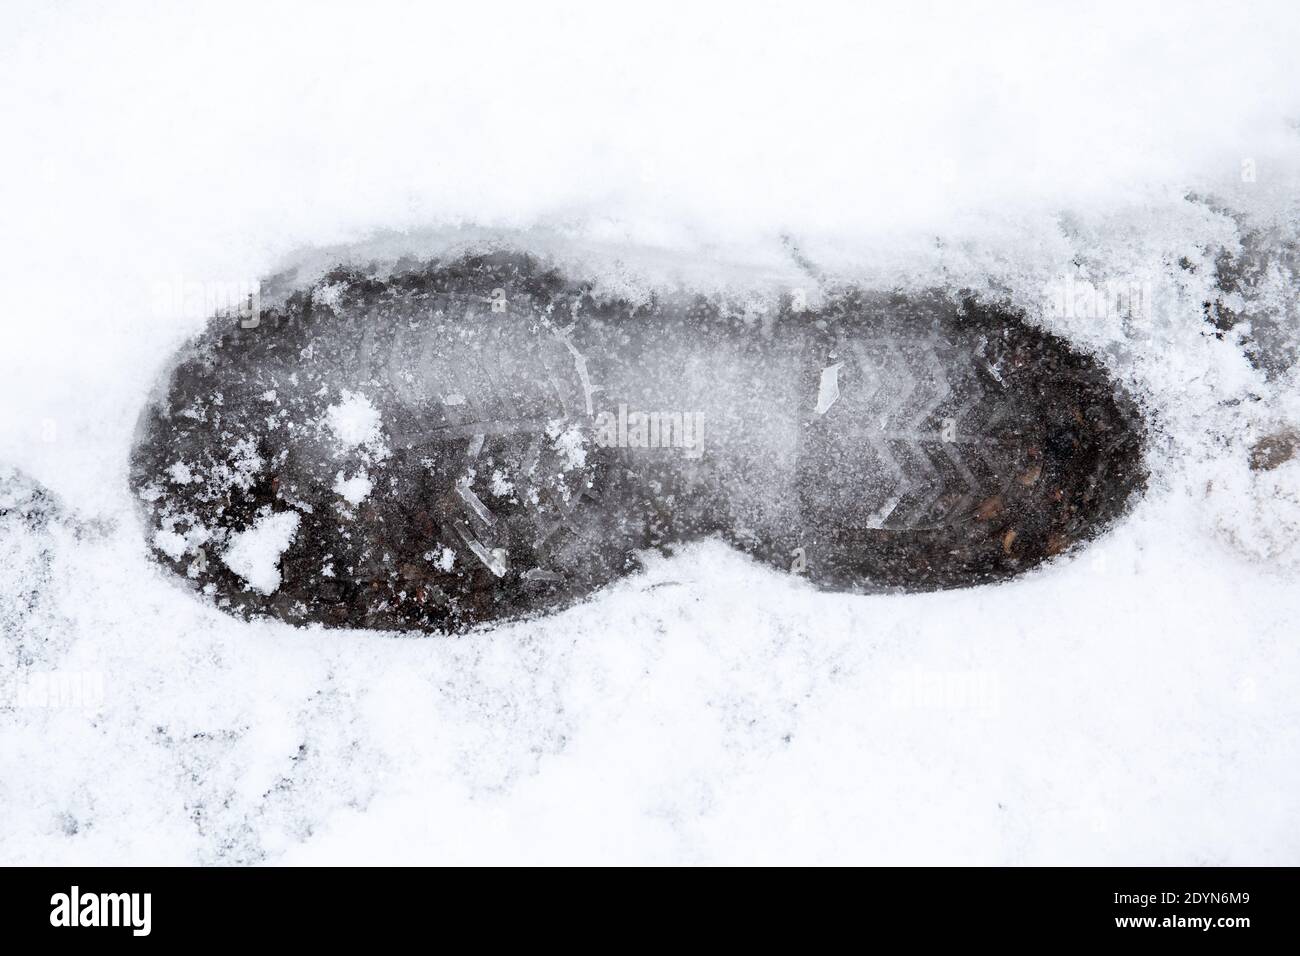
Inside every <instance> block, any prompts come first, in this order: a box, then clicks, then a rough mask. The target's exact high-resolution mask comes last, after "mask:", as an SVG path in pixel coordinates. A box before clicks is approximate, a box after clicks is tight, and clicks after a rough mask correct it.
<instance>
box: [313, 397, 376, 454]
mask: <svg viewBox="0 0 1300 956" xmlns="http://www.w3.org/2000/svg"><path fill="white" fill-rule="evenodd" d="M382 421H383V418H382V416H381V415H380V414H379V409H377V408H375V406H374V405H373V404H371V402H370V399H368V398H366V396H364V395H362V394H360V393H358V392H349V391H347V390H346V389H345V390H344V392H343V398H342V400H341V401H339V402H338V403H337V404H334V405H331V406H330V407H329V408H327V409H325V424H326V426H327V427H328V428H329V430H330V431H331V432H333V434H334V438H335V440H336V441H337V442H338V443H339V445H341V446H342V447H343V448H345V449H350V448H355V447H356V446H358V445H364V444H367V443H370V442H377V441H379V439H380V434H379V427H380V424H381V423H382Z"/></svg>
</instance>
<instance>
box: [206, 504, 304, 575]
mask: <svg viewBox="0 0 1300 956" xmlns="http://www.w3.org/2000/svg"><path fill="white" fill-rule="evenodd" d="M301 521H302V517H301V516H300V515H299V514H298V512H296V511H281V512H279V513H277V514H266V515H263V516H262V517H260V518H258V519H257V521H256V522H255V523H254V524H253V526H252V527H251V528H246V529H245V530H243V531H240V532H239V533H237V534H234V535H231V537H230V543H229V544H228V545H227V546H226V550H225V551H224V552H222V555H221V560H222V561H223V562H225V565H226V567H228V568H230V570H232V571H234V572H235V573H236V574H238V575H239V576H240V577H241V578H243V579H244V580H245V581H247V582H248V586H249V587H251V588H254V589H256V590H258V591H261V592H262V593H263V594H270V593H271V592H272V591H274V590H275V589H276V588H278V587H279V586H280V555H281V554H283V553H284V551H285V549H286V548H288V547H289V545H290V544H291V543H293V536H294V535H295V534H297V532H298V524H299V522H301Z"/></svg>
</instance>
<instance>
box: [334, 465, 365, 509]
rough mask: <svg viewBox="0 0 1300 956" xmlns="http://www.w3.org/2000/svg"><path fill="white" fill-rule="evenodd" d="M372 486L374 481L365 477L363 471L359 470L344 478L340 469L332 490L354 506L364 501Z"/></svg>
mask: <svg viewBox="0 0 1300 956" xmlns="http://www.w3.org/2000/svg"><path fill="white" fill-rule="evenodd" d="M374 487H375V485H374V482H372V481H371V480H370V479H369V478H368V477H366V474H365V472H359V473H357V474H355V475H353V476H352V477H351V478H346V479H345V478H344V477H343V472H341V471H340V472H339V473H338V476H337V478H336V479H335V481H334V492H335V493H336V494H338V495H340V496H342V497H343V499H344V500H345V501H347V503H348V504H350V505H353V506H354V507H355V506H356V505H359V504H361V502H363V501H365V500H366V498H367V497H368V496H369V495H370V492H371V491H372V490H374Z"/></svg>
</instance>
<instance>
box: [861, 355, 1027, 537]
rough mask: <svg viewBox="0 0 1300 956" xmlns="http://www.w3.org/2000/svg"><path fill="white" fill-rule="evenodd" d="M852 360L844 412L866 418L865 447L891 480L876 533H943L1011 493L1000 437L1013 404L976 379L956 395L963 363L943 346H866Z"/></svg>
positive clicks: (873, 520) (874, 520) (875, 520)
mask: <svg viewBox="0 0 1300 956" xmlns="http://www.w3.org/2000/svg"><path fill="white" fill-rule="evenodd" d="M944 351H945V352H948V351H957V350H955V349H950V348H949V349H945V350H944ZM850 352H851V353H852V354H853V355H854V356H855V357H856V358H857V373H858V374H857V375H855V376H852V379H853V380H854V381H850V382H849V383H848V388H847V389H845V392H848V394H845V395H843V396H842V397H841V399H840V401H841V402H842V403H843V406H844V407H843V408H841V410H840V412H841V414H858V415H860V417H861V419H862V422H863V428H862V429H861V436H860V440H861V441H862V442H863V443H864V444H865V445H866V446H868V447H869V449H870V451H871V454H872V456H873V458H874V460H875V461H876V462H877V463H879V465H880V466H882V468H883V474H884V476H885V477H886V479H887V481H886V488H885V489H884V491H883V493H882V499H883V500H881V501H880V503H879V505H878V506H877V507H876V508H875V510H874V511H873V512H872V514H871V515H870V517H869V518H868V519H867V523H868V526H869V527H875V528H880V529H885V530H899V531H915V530H925V529H931V528H938V527H943V526H945V525H947V524H950V523H951V522H952V521H954V520H957V519H959V518H960V517H962V516H963V515H964V514H966V513H967V512H968V511H969V509H970V508H972V507H973V506H974V505H975V504H976V503H977V502H978V501H980V500H982V499H984V498H986V497H989V496H990V495H993V494H998V493H1000V492H1001V491H1003V490H1005V484H1006V483H1007V482H1009V480H1010V476H1009V474H1007V475H1006V477H1005V478H1003V477H1002V476H1000V475H999V471H1002V470H1004V469H1000V468H999V467H998V466H997V464H996V463H995V458H996V456H998V455H1003V456H1005V450H1004V449H1002V448H1001V444H1002V443H1001V441H1000V439H999V438H998V437H996V436H995V435H994V434H993V430H994V428H995V427H996V426H997V424H998V423H999V422H1000V421H1001V420H1002V419H1003V418H1004V417H1005V415H1006V402H1005V401H1002V400H999V399H1000V396H997V397H994V396H991V395H990V393H989V392H988V390H987V389H986V388H985V387H983V385H982V384H981V383H980V382H979V379H978V376H976V375H974V374H971V375H969V376H966V377H965V378H967V379H968V380H967V381H964V382H963V383H962V385H961V386H959V387H954V383H953V381H952V379H951V377H950V374H949V370H950V369H958V368H961V367H962V366H961V363H960V362H954V361H952V356H947V355H945V354H940V342H939V341H938V340H937V339H935V338H926V339H914V340H911V341H906V342H903V343H901V344H900V343H898V342H896V341H892V340H890V341H886V342H885V343H884V345H883V346H881V347H878V348H876V349H869V348H868V347H867V345H866V344H865V343H863V342H861V341H858V342H854V343H852V345H851V347H850ZM959 354H960V353H959ZM968 364H970V363H968ZM855 384H856V385H857V386H858V387H859V388H860V389H861V392H860V393H859V395H857V396H853V395H852V394H851V391H850V390H851V389H852V388H853V387H854V385H855ZM881 397H883V399H884V401H883V408H882V407H881V405H880V402H879V401H878V399H879V398H881ZM990 397H994V401H992V402H990V401H989V399H990ZM941 412H942V413H943V414H942V416H941V415H940V413H941ZM1005 470H1006V471H1008V472H1009V469H1005Z"/></svg>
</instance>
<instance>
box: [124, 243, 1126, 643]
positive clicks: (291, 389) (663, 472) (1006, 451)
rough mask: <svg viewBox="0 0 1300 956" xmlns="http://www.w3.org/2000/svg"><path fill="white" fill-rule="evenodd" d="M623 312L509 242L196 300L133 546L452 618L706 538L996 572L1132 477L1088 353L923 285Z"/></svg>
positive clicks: (548, 605) (1093, 516)
mask: <svg viewBox="0 0 1300 956" xmlns="http://www.w3.org/2000/svg"><path fill="white" fill-rule="evenodd" d="M802 305H803V303H802V301H796V300H795V299H794V298H791V299H788V300H783V301H782V303H780V304H776V303H774V304H773V305H772V306H771V307H770V308H769V309H768V310H767V312H766V313H762V314H756V313H755V309H754V307H753V304H752V302H751V303H748V304H747V305H746V306H744V307H741V306H735V305H733V304H730V303H728V302H727V301H723V300H720V299H717V298H710V297H706V296H702V295H691V294H687V293H681V292H665V293H662V294H658V295H655V296H652V297H650V298H649V300H648V301H646V300H638V301H636V302H632V301H622V300H620V299H617V298H610V297H608V296H601V295H598V294H596V293H595V292H594V291H593V289H592V286H591V285H590V284H588V283H584V282H583V281H581V280H579V279H574V278H571V277H569V276H566V275H565V274H563V273H561V272H560V271H558V270H557V269H555V268H553V267H550V266H548V265H547V264H545V263H543V262H542V261H540V260H538V259H536V258H534V257H531V256H529V255H526V254H521V253H516V252H502V251H493V252H485V253H477V254H466V255H462V256H460V257H458V258H455V259H452V260H446V261H439V260H434V261H422V262H409V261H408V262H401V263H396V264H394V263H388V264H372V265H370V266H367V267H355V266H346V267H344V266H340V267H338V268H336V269H334V270H333V271H331V272H329V273H327V274H325V275H323V276H321V277H319V278H315V279H313V280H312V281H304V282H301V283H296V282H295V280H294V279H293V277H289V278H287V279H281V280H275V281H273V282H272V283H271V284H270V286H269V291H268V295H267V299H266V300H265V301H264V302H262V303H261V304H260V307H259V308H257V309H255V310H252V311H247V312H245V313H244V314H230V315H221V316H217V317H215V318H214V319H213V320H212V322H211V323H210V325H209V327H208V329H207V331H206V332H204V333H203V334H202V335H200V336H199V337H198V338H197V339H196V340H195V341H193V342H191V343H190V344H189V345H187V346H186V347H185V348H184V349H183V350H182V351H181V353H180V354H179V355H178V356H177V357H176V360H175V362H174V364H173V366H172V368H171V369H170V371H169V373H168V376H167V378H166V380H165V382H163V383H162V385H161V387H160V390H159V392H158V394H157V395H156V396H155V398H154V400H153V401H152V402H151V403H150V405H149V406H148V407H147V408H146V409H145V410H144V412H143V414H142V417H141V423H140V428H139V432H138V437H137V443H136V446H135V449H134V452H133V456H132V469H131V484H132V489H133V491H134V493H135V494H136V496H137V497H138V499H139V501H140V502H141V505H142V508H143V510H144V514H145V521H146V536H147V539H148V542H149V545H150V547H151V549H152V552H153V554H154V556H155V557H156V558H157V560H158V561H159V562H161V563H162V564H163V565H164V566H166V567H167V568H168V569H169V570H171V571H172V572H174V573H175V574H176V575H177V576H179V578H180V579H181V580H182V581H184V582H185V583H186V584H187V585H188V586H189V587H191V588H193V589H195V590H196V591H198V592H200V593H201V594H203V595H205V596H206V597H207V599H209V600H211V601H213V602H214V603H215V604H216V605H217V606H219V607H221V608H223V609H225V610H227V611H229V612H232V613H236V614H240V615H245V616H247V615H270V616H273V617H276V618H279V619H281V620H284V621H287V622H290V623H295V624H304V623H321V624H324V625H326V626H333V627H354V628H374V629H383V630H411V629H417V630H428V631H457V630H461V629H464V628H466V627H470V626H473V625H476V624H480V623H484V622H491V621H500V620H507V619H512V618H518V617H521V616H525V615H529V614H533V613H539V612H543V611H550V610H555V609H558V608H561V607H564V606H567V605H570V604H572V603H574V602H576V601H578V600H581V599H583V598H585V597H587V596H588V595H590V594H591V593H592V592H593V591H595V590H596V589H598V588H599V587H601V586H602V585H604V584H606V583H608V582H609V581H611V580H613V579H615V578H617V577H619V576H620V575H622V574H624V573H626V572H627V571H629V570H630V569H632V568H634V567H635V566H636V555H637V553H638V552H639V551H641V550H643V549H647V548H656V547H657V548H665V547H671V546H672V545H674V544H676V543H680V542H684V541H689V540H692V539H696V538H699V537H702V536H709V535H716V536H719V537H721V538H723V539H724V540H726V541H728V542H730V543H731V544H733V545H734V546H736V547H738V548H740V549H742V550H743V551H745V552H746V553H748V554H750V555H752V556H754V557H755V558H757V559H759V560H762V561H765V562H768V563H770V564H772V565H774V566H776V567H778V568H780V569H781V570H782V571H785V572H788V573H791V574H796V575H799V576H801V577H805V578H807V579H808V580H809V581H811V582H812V583H813V584H814V585H816V586H818V587H822V588H827V589H838V590H848V591H855V592H863V593H880V592H885V591H927V590H935V589H939V588H952V587H964V586H972V585H979V584H985V583H992V582H997V581H1002V580H1005V579H1007V578H1009V577H1011V576H1013V575H1016V574H1018V573H1020V572H1023V571H1024V570H1026V569H1028V568H1031V567H1034V566H1035V565H1037V564H1039V563H1041V562H1042V561H1044V560H1045V559H1047V558H1050V557H1051V556H1053V555H1055V554H1058V553H1060V552H1062V551H1064V550H1066V549H1068V548H1071V547H1073V546H1075V545H1076V544H1078V543H1080V542H1084V541H1086V540H1088V539H1090V538H1092V537H1094V536H1095V535H1096V534H1098V533H1099V532H1100V531H1101V530H1102V529H1103V528H1104V527H1105V526H1106V525H1107V524H1108V523H1110V522H1112V521H1113V520H1114V519H1115V518H1116V517H1117V516H1119V515H1120V514H1121V513H1122V512H1123V510H1124V508H1125V507H1126V504H1127V502H1128V501H1129V500H1130V498H1131V496H1132V495H1133V493H1134V492H1135V491H1137V490H1139V489H1140V488H1141V487H1142V485H1143V482H1144V480H1145V475H1144V472H1143V468H1142V433H1143V426H1142V423H1141V421H1140V419H1139V417H1138V415H1137V413H1136V410H1135V406H1134V405H1133V403H1132V401H1131V400H1130V399H1129V398H1128V397H1127V396H1125V395H1124V394H1123V393H1122V391H1121V390H1120V389H1119V388H1117V386H1116V385H1115V384H1114V383H1112V382H1111V381H1110V380H1109V379H1108V377H1107V376H1106V374H1105V372H1104V371H1103V370H1102V369H1101V368H1100V367H1099V366H1098V365H1097V363H1096V362H1095V361H1094V360H1092V359H1091V358H1089V357H1087V356H1085V355H1082V354H1079V353H1076V352H1074V351H1072V350H1071V349H1070V348H1069V347H1068V346H1067V345H1066V344H1065V343H1064V342H1062V341H1061V340H1059V339H1057V338H1054V337H1052V336H1051V335H1048V334H1046V333H1044V332H1042V331H1040V330H1038V329H1035V328H1034V327H1032V326H1030V325H1028V324H1027V323H1026V322H1024V321H1023V320H1022V319H1020V318H1019V317H1017V316H1016V315H1013V314H1010V313H1008V312H1005V311H1002V310H1000V309H998V308H994V307H990V306H987V305H981V304H979V303H977V302H975V301H974V300H971V299H962V298H961V297H955V296H950V295H947V294H945V293H943V292H942V291H936V292H931V293H924V294H901V293H884V292H875V291H869V290H863V289H858V288H852V287H848V288H843V289H838V290H829V292H828V294H827V296H826V301H825V304H824V305H822V306H821V307H820V308H818V309H816V310H808V309H806V308H803V307H802Z"/></svg>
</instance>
